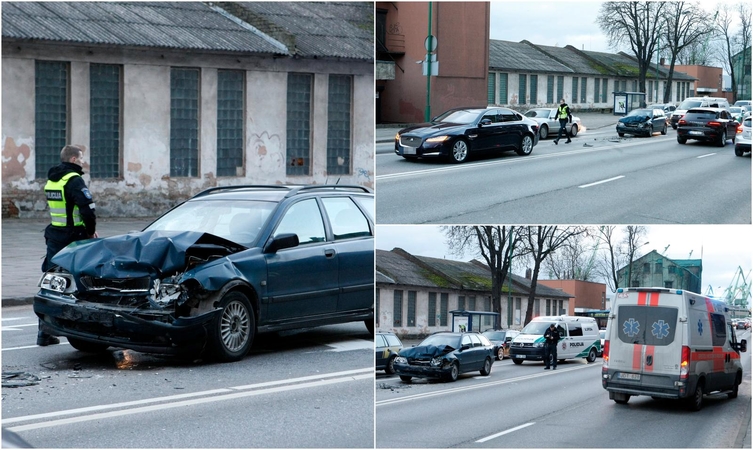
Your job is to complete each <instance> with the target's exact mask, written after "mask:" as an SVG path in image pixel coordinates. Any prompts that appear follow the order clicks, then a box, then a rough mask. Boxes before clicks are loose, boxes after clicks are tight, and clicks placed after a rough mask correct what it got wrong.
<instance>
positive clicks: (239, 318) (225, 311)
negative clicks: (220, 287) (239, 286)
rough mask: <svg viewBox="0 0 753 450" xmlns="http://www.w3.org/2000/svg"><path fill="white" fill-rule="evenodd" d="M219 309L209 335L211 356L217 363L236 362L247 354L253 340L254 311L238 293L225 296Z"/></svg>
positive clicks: (254, 326)
mask: <svg viewBox="0 0 753 450" xmlns="http://www.w3.org/2000/svg"><path fill="white" fill-rule="evenodd" d="M220 308H221V309H222V310H221V311H220V314H219V315H218V316H217V319H216V320H215V323H214V327H213V329H212V332H211V335H210V341H209V349H210V351H211V355H212V356H213V357H215V358H216V359H218V360H219V361H238V360H240V359H242V358H243V357H244V356H245V355H246V353H248V349H249V348H251V342H253V340H254V333H255V330H256V320H255V318H254V310H253V308H251V303H250V302H249V301H248V298H247V297H246V296H245V295H244V294H243V293H241V292H238V291H231V292H228V293H227V294H225V296H224V297H222V301H220Z"/></svg>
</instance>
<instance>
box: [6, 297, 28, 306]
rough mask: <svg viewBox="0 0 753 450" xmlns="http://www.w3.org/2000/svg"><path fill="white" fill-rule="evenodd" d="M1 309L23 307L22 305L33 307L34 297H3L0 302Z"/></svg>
mask: <svg viewBox="0 0 753 450" xmlns="http://www.w3.org/2000/svg"><path fill="white" fill-rule="evenodd" d="M1 303H2V304H1V305H0V306H1V307H3V308H5V307H6V306H24V305H33V304H34V297H4V298H3V299H2V301H1Z"/></svg>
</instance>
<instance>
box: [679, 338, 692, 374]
mask: <svg viewBox="0 0 753 450" xmlns="http://www.w3.org/2000/svg"><path fill="white" fill-rule="evenodd" d="M689 369H690V347H688V346H686V345H683V346H682V356H681V358H680V379H683V380H684V379H687V378H688V370H689Z"/></svg>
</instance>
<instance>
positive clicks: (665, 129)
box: [661, 123, 667, 136]
mask: <svg viewBox="0 0 753 450" xmlns="http://www.w3.org/2000/svg"><path fill="white" fill-rule="evenodd" d="M661 134H662V135H665V136H666V134H667V124H666V123H665V124H664V128H662V129H661Z"/></svg>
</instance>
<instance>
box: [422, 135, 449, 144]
mask: <svg viewBox="0 0 753 450" xmlns="http://www.w3.org/2000/svg"><path fill="white" fill-rule="evenodd" d="M449 138H450V137H449V136H435V137H432V138H429V139H427V140H426V142H431V143H436V142H444V141H446V140H447V139H449Z"/></svg>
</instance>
